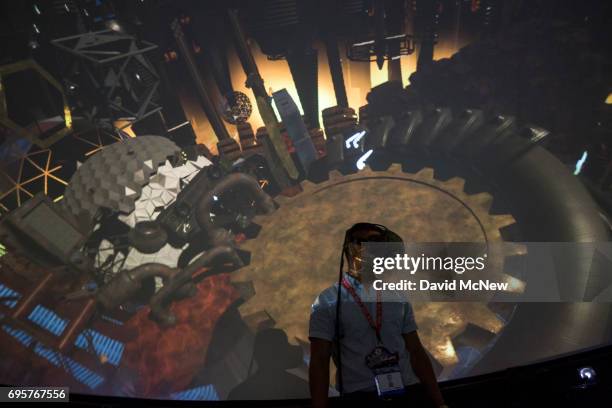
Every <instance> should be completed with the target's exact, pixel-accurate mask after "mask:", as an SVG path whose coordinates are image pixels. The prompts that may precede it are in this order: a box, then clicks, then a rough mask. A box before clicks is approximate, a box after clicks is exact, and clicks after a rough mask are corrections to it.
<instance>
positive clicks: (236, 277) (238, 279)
mask: <svg viewBox="0 0 612 408" xmlns="http://www.w3.org/2000/svg"><path fill="white" fill-rule="evenodd" d="M248 270H249V267H248V266H246V267H243V268H241V269H238V270H236V271H233V272H232V273H231V274H230V281H231V282H232V283H236V284H242V283H247V282H250V279H249V272H248Z"/></svg>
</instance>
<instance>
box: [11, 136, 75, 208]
mask: <svg viewBox="0 0 612 408" xmlns="http://www.w3.org/2000/svg"><path fill="white" fill-rule="evenodd" d="M18 160H19V163H18V164H17V165H12V166H9V163H8V162H6V163H2V164H1V165H0V180H2V181H1V182H0V183H2V184H4V183H6V186H5V187H4V186H3V188H2V193H0V211H1V212H9V211H11V210H14V209H16V208H18V207H20V206H21V205H22V204H23V203H24V202H26V201H27V200H28V199H30V198H31V197H33V196H34V195H36V194H37V193H41V194H45V195H46V196H48V197H49V199H51V200H53V201H56V200H57V201H59V200H61V199H62V193H63V192H64V189H65V186H66V185H68V182H67V180H64V178H63V177H62V169H63V167H64V165H63V164H60V162H59V161H58V160H57V159H56V156H55V155H54V154H53V151H52V150H51V149H38V148H34V149H32V150H30V151H28V152H25V153H24V154H22V155H20V156H19V157H18ZM41 182H42V183H41ZM41 184H42V185H41Z"/></svg>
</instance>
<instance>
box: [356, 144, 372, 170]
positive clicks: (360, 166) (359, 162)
mask: <svg viewBox="0 0 612 408" xmlns="http://www.w3.org/2000/svg"><path fill="white" fill-rule="evenodd" d="M372 153H374V150H373V149H370V150H368V151H367V152H365V153H364V154H363V156H361V157H360V158H359V159H357V163H356V166H357V168H358V169H359V170H363V169H364V168H365V162H366V160H368V157H370V156H371V155H372Z"/></svg>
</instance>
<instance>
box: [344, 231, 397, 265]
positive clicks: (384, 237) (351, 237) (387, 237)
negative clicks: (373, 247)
mask: <svg viewBox="0 0 612 408" xmlns="http://www.w3.org/2000/svg"><path fill="white" fill-rule="evenodd" d="M361 231H378V232H379V233H380V236H378V237H370V238H367V239H363V240H362V239H359V238H356V234H357V233H358V232H361ZM362 242H398V243H403V242H404V241H403V240H402V238H401V237H400V236H399V235H398V234H396V233H395V232H393V231H391V230H390V229H389V228H387V227H385V226H384V225H381V224H372V223H369V222H358V223H357V224H355V225H353V226H352V227H351V228H349V229H347V230H346V233H345V235H344V244H343V245H342V252H343V254H345V255H347V258H348V252H347V249H348V244H350V243H358V244H361V243H362Z"/></svg>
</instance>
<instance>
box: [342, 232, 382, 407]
mask: <svg viewBox="0 0 612 408" xmlns="http://www.w3.org/2000/svg"><path fill="white" fill-rule="evenodd" d="M364 224H365V223H364ZM370 225H373V226H375V227H377V228H379V229H380V230H381V232H382V233H383V234H388V233H389V229H388V228H387V227H385V226H384V225H380V224H370ZM353 227H355V226H353ZM353 227H351V228H350V229H348V230H347V231H346V233H345V234H344V243H343V244H342V254H341V255H340V272H339V273H338V294H337V297H336V324H335V336H334V339H335V341H336V349H337V353H338V356H337V359H336V360H337V362H338V364H337V366H336V370H337V371H338V392H339V393H340V396H341V397H342V396H343V392H344V387H343V384H342V342H341V341H340V314H341V311H342V309H341V307H340V304H341V302H342V299H341V290H342V270H343V269H344V255H345V254H346V256H347V258H348V244H349V232H351V233H352V232H353V231H352V229H353ZM349 267H350V266H349Z"/></svg>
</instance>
